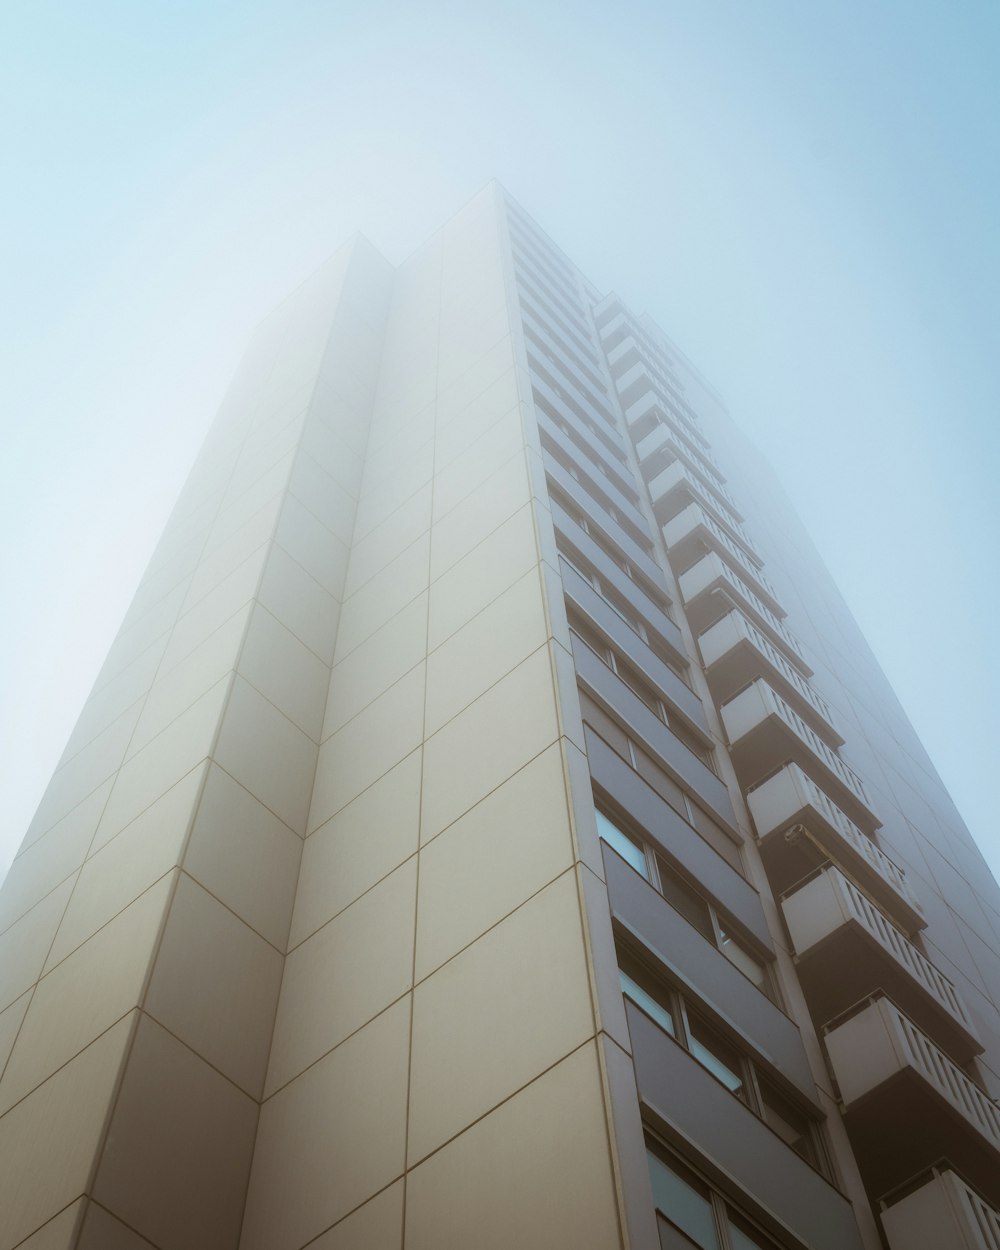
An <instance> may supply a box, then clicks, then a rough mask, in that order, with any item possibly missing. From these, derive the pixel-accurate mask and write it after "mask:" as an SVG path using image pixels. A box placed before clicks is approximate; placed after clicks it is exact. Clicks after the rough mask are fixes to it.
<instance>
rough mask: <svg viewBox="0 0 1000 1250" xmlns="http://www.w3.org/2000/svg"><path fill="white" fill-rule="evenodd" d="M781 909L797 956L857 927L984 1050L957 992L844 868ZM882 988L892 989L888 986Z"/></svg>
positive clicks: (853, 973) (828, 871)
mask: <svg viewBox="0 0 1000 1250" xmlns="http://www.w3.org/2000/svg"><path fill="white" fill-rule="evenodd" d="M781 907H782V911H783V912H784V914H785V921H786V923H787V925H788V931H789V934H790V936H791V939H792V947H793V949H794V951H795V954H796V955H798V956H800V957H803V956H805V955H806V954H807V952H809V951H811V950H812V949H813V948H815V947H817V946H818V945H819V944H820V943H823V942H825V941H826V940H827V939H829V938H830V937H831V935H832V934H834V933H836V932H838V931H839V930H842V929H845V928H846V927H849V926H853V927H856V929H858V930H860V931H861V933H862V934H863V935H864V937H865V938H866V939H867V941H868V942H869V943H874V944H875V947H876V948H877V950H878V951H879V952H881V956H882V958H883V960H884V958H885V957H888V958H889V959H890V960H892V961H893V964H894V965H895V972H896V973H897V974H898V972H899V970H902V971H903V972H905V973H906V974H907V975H908V978H909V979H910V981H911V982H912V983H915V985H916V987H917V988H918V990H919V991H920V992H921V993H922V994H926V995H928V996H929V998H930V999H931V1007H932V1010H934V1011H937V1012H939V1013H940V1012H943V1013H944V1014H945V1016H946V1017H947V1018H948V1025H949V1028H951V1026H953V1025H957V1026H958V1029H959V1030H960V1032H961V1033H962V1034H964V1037H965V1038H966V1039H968V1042H970V1043H971V1045H972V1047H973V1048H974V1049H975V1050H980V1049H981V1045H980V1043H979V1038H978V1034H977V1033H976V1028H975V1025H974V1024H973V1022H972V1019H971V1017H970V1016H969V1013H968V1011H967V1010H966V1007H965V1004H964V1003H963V1001H962V999H961V997H960V996H959V993H958V991H957V990H956V989H955V986H954V985H953V984H952V983H951V981H950V980H949V979H948V978H947V977H946V976H945V975H944V973H943V972H941V971H940V969H939V968H936V967H935V966H934V964H932V963H931V961H930V960H929V959H928V958H927V957H926V956H925V955H924V954H922V953H921V952H920V951H919V950H918V949H917V948H916V947H915V946H914V945H913V943H912V942H911V941H910V940H909V938H907V937H906V935H905V934H903V933H902V932H901V931H900V930H899V929H897V928H896V926H895V925H894V924H893V923H892V921H891V920H889V918H888V917H887V916H885V915H883V913H882V912H881V911H879V909H878V908H877V907H876V906H875V905H874V903H872V902H871V900H870V899H868V898H866V897H865V895H864V894H862V892H861V891H860V890H859V889H858V888H857V886H856V885H854V884H853V883H852V882H850V881H848V879H847V878H846V877H845V876H844V874H843V873H842V872H841V871H840V870H839V869H838V868H835V867H834V866H833V865H830V866H828V867H827V868H825V869H823V871H822V872H820V873H818V874H817V875H816V876H814V877H812V878H810V879H809V880H808V881H807V882H806V883H805V884H804V885H802V886H800V887H799V888H798V889H797V890H795V891H794V892H792V893H791V894H789V895H787V896H786V897H785V898H784V899H783V900H782V904H781ZM859 974H860V970H859V969H857V968H856V967H855V968H853V969H846V970H845V971H844V974H843V980H844V981H845V983H850V982H852V981H854V980H856V979H857V976H858V975H859ZM882 975H884V974H882ZM897 980H898V977H897ZM880 984H881V986H882V988H884V989H888V988H889V986H887V985H886V984H885V983H884V982H882V983H880ZM872 988H874V987H872V986H869V987H868V990H869V991H870V990H871V989H872ZM900 998H901V999H902V995H900ZM827 1001H829V995H827ZM915 1014H916V1013H915Z"/></svg>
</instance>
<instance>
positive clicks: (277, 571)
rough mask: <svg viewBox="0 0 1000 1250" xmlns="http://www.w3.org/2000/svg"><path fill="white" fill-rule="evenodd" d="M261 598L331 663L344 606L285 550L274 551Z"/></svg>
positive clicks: (311, 647) (272, 612) (265, 570)
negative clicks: (341, 611) (341, 606)
mask: <svg viewBox="0 0 1000 1250" xmlns="http://www.w3.org/2000/svg"><path fill="white" fill-rule="evenodd" d="M258 599H259V600H260V602H261V603H262V604H263V605H264V607H265V608H267V610H268V611H269V612H270V613H271V614H272V615H273V616H275V617H277V619H278V620H279V621H281V623H282V624H283V625H286V626H287V627H288V628H289V629H290V630H291V631H292V633H293V634H294V635H295V636H296V638H298V639H299V640H300V641H302V642H304V643H305V645H306V646H307V647H308V648H309V650H310V651H312V652H313V654H314V655H317V656H319V658H320V659H321V660H322V661H323V663H324V664H329V663H330V661H331V659H332V657H333V645H334V641H335V640H336V637H337V617H338V615H339V612H340V605H339V604H338V602H337V600H336V599H335V598H334V597H333V595H331V594H330V593H329V591H327V590H325V589H324V588H323V587H322V586H321V585H320V583H319V582H318V581H317V580H316V579H315V578H314V577H313V576H312V575H311V574H310V573H309V572H308V571H307V570H306V569H304V568H303V567H302V565H301V564H297V563H296V562H295V561H294V560H293V559H292V557H291V556H290V555H288V554H287V552H285V551H283V550H282V548H281V547H273V548H272V549H271V554H270V556H269V557H268V561H267V565H266V567H265V569H264V575H263V577H262V578H261V582H260V591H259V594H258Z"/></svg>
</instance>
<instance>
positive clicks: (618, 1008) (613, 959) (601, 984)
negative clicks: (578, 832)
mask: <svg viewBox="0 0 1000 1250" xmlns="http://www.w3.org/2000/svg"><path fill="white" fill-rule="evenodd" d="M576 871H577V879H578V881H579V882H580V888H581V890H582V892H583V899H584V906H585V908H586V918H587V934H588V939H589V953H590V972H591V976H592V978H593V983H594V998H595V1002H596V1013H595V1014H596V1018H597V1028H598V1030H602V1029H603V1030H604V1032H605V1033H607V1034H608V1036H609V1037H612V1038H614V1040H615V1041H616V1042H617V1043H618V1045H619V1046H621V1048H622V1049H623V1050H625V1051H628V1052H629V1053H631V1050H632V1043H631V1039H630V1038H629V1032H628V1022H627V1021H626V1019H625V1003H624V1001H623V999H622V990H621V981H620V980H619V976H618V955H617V952H616V950H615V936H614V933H613V932H612V929H611V904H610V903H609V902H608V891H607V888H606V886H605V884H604V881H603V880H602V879H601V878H600V877H595V876H594V874H593V873H592V872H591V871H590V869H589V868H585V867H584V866H583V865H582V864H578V865H577V870H576Z"/></svg>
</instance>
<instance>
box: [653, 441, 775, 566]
mask: <svg viewBox="0 0 1000 1250" xmlns="http://www.w3.org/2000/svg"><path fill="white" fill-rule="evenodd" d="M647 485H648V487H649V497H650V499H651V500H652V503H653V507H654V509H655V510H656V512H657V515H658V516H659V515H660V512H661V510H662V511H663V512H668V511H669V510H670V509H671V508H676V505H675V502H674V501H675V500H681V501H683V499H684V497H685V496H688V495H690V496H692V497H693V498H694V499H695V500H697V502H699V503H700V504H701V505H702V507H704V508H705V509H706V510H707V511H708V512H709V513H710V515H711V516H713V517H714V518H715V520H716V521H718V523H719V524H720V525H721V526H722V527H723V528H724V529H725V530H727V531H728V533H729V535H730V537H732V538H733V539H735V541H736V542H738V543H740V545H741V546H742V547H743V549H744V551H745V552H746V553H747V555H749V556H750V557H751V559H759V556H757V553H756V549H755V548H754V545H753V542H752V541H751V538H750V535H749V534H748V533H747V532H746V530H745V529H744V527H743V524H742V522H740V521H738V520H737V519H736V517H735V515H734V514H733V512H732V511H731V510H730V509H729V507H728V506H727V505H726V504H724V503H722V502H721V501H720V500H719V499H718V498H717V497H716V496H715V495H713V494H712V492H711V491H710V490H709V489H708V487H707V486H705V485H704V484H703V483H702V482H701V480H700V479H699V478H698V477H697V476H696V475H695V474H694V473H692V472H691V470H690V469H689V468H688V467H687V465H686V464H685V463H684V461H683V460H681V459H680V458H679V457H678V459H676V460H674V461H672V462H671V463H670V464H668V465H667V466H666V468H664V469H661V470H660V472H659V473H657V474H656V475H655V477H652V478H650V480H649V482H648V483H647ZM682 506H683V504H682ZM676 510H677V511H680V509H679V508H676Z"/></svg>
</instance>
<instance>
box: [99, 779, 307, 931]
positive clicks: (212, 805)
mask: <svg viewBox="0 0 1000 1250" xmlns="http://www.w3.org/2000/svg"><path fill="white" fill-rule="evenodd" d="M122 836H124V835H122ZM301 849H302V842H301V839H300V838H299V835H298V834H297V833H295V832H293V830H291V829H289V828H288V826H287V825H285V824H283V823H282V822H281V821H280V820H278V818H277V816H275V815H274V813H273V812H270V811H268V809H267V808H266V807H265V806H264V805H263V804H262V803H260V802H258V800H257V799H255V798H254V797H253V795H252V794H250V792H249V791H248V790H245V789H244V788H243V786H241V785H240V784H239V783H238V782H236V781H234V780H233V779H232V777H230V776H229V774H228V773H225V772H223V771H222V769H221V768H219V767H217V766H216V765H215V764H210V765H209V766H208V777H207V779H206V782H205V789H204V791H203V793H202V797H201V802H200V803H199V805H198V814H197V816H196V817H195V821H194V827H193V828H192V830H191V839H190V842H189V843H188V848H187V852H186V854H185V856H184V870H185V872H188V873H190V874H191V876H193V877H194V878H195V879H196V880H197V881H200V882H201V884H202V885H203V886H204V887H205V888H206V889H207V890H208V891H209V893H210V894H214V895H215V897H216V898H217V899H219V900H220V901H221V902H223V903H225V905H226V906H227V907H228V908H230V909H231V910H232V911H234V912H235V913H236V914H237V915H238V916H240V917H242V919H243V920H245V921H246V923H247V924H248V925H250V927H251V928H252V929H255V930H256V931H257V932H258V933H259V934H260V935H261V937H263V938H266V939H267V941H268V942H270V943H271V944H272V945H273V946H276V947H278V948H279V950H284V948H285V941H286V939H287V936H288V922H289V918H290V916H291V913H292V905H293V903H294V901H295V883H296V880H297V878H298V873H299V855H300V851H301Z"/></svg>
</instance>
